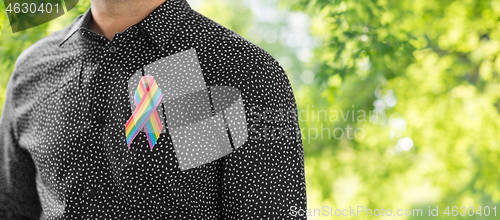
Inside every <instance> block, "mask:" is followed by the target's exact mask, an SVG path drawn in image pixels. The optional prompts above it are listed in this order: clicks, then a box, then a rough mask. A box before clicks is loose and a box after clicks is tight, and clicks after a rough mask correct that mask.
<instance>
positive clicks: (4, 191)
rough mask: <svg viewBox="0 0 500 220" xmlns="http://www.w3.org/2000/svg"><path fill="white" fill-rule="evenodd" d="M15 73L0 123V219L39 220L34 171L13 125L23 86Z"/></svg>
mask: <svg viewBox="0 0 500 220" xmlns="http://www.w3.org/2000/svg"><path fill="white" fill-rule="evenodd" d="M17 75H18V74H17V72H16V70H14V73H13V74H12V76H11V78H10V80H9V83H8V85H7V91H6V96H5V103H4V107H3V111H2V116H1V119H0V219H7V220H10V219H16V220H18V219H39V218H40V212H41V205H40V200H39V197H38V193H37V189H36V183H35V178H36V168H35V165H34V163H33V161H32V159H31V156H30V154H29V153H28V151H27V150H26V149H23V148H21V147H20V145H19V142H18V129H17V125H18V123H20V119H19V114H20V113H19V110H20V109H16V108H20V107H16V106H20V102H22V101H23V98H20V96H21V94H22V92H21V89H22V87H23V85H22V84H21V83H19V81H20V80H19V79H18V77H16V76H17Z"/></svg>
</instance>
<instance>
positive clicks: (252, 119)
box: [222, 60, 307, 220]
mask: <svg viewBox="0 0 500 220" xmlns="http://www.w3.org/2000/svg"><path fill="white" fill-rule="evenodd" d="M250 75H252V76H253V77H255V78H252V79H251V80H249V82H248V83H249V84H251V85H249V86H250V87H249V89H248V90H247V91H246V92H247V93H246V94H244V96H246V98H247V99H246V105H247V106H246V107H247V108H246V109H247V111H250V112H249V113H247V117H248V116H249V118H247V121H248V123H249V132H248V136H249V137H248V140H247V142H246V143H245V144H244V145H243V146H241V147H239V148H237V149H236V150H235V152H233V153H231V154H229V155H228V156H227V157H225V158H224V159H223V160H222V163H223V180H222V206H223V210H222V214H223V219H238V220H239V219H306V216H305V215H303V214H304V213H303V212H304V211H305V209H306V207H307V205H306V185H305V175H304V152H303V146H302V140H301V135H300V129H299V125H298V118H297V109H296V103H295V99H294V96H293V92H292V88H291V86H290V83H289V80H288V78H287V76H286V74H285V72H284V71H283V69H282V68H281V67H280V66H279V65H278V63H277V62H274V60H273V61H269V62H268V63H263V64H261V65H259V66H257V67H256V68H255V69H254V71H253V72H252V73H250ZM244 93H245V92H244ZM243 99H245V97H243ZM299 210H302V212H299ZM300 214H302V215H300Z"/></svg>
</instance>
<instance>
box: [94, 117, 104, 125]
mask: <svg viewBox="0 0 500 220" xmlns="http://www.w3.org/2000/svg"><path fill="white" fill-rule="evenodd" d="M96 120H97V123H99V124H104V120H105V118H104V116H97V119H96Z"/></svg>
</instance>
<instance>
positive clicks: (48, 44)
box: [15, 15, 81, 72]
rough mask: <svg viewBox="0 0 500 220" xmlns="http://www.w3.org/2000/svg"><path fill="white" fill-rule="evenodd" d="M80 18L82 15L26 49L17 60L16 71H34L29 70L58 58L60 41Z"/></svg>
mask: <svg viewBox="0 0 500 220" xmlns="http://www.w3.org/2000/svg"><path fill="white" fill-rule="evenodd" d="M78 19H81V15H80V16H78V17H77V18H76V19H75V21H74V22H72V23H71V24H70V25H68V26H66V27H65V28H64V29H62V30H59V31H55V32H53V33H51V34H49V35H48V36H46V37H43V38H42V39H40V40H38V41H37V42H35V43H34V44H32V45H31V46H29V47H28V48H27V49H25V50H24V51H23V52H22V53H21V54H20V55H19V57H18V58H17V60H16V67H15V71H16V72H26V71H27V70H28V72H32V71H29V70H30V69H33V68H34V67H35V66H36V65H40V64H43V63H48V62H51V59H54V58H57V57H58V56H57V55H58V54H59V53H61V48H60V47H59V45H60V43H61V42H63V40H64V39H65V37H66V36H67V35H68V34H69V33H70V32H72V31H73V28H74V26H75V25H76V24H75V23H76V21H77V20H78Z"/></svg>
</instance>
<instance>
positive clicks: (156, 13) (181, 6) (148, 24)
mask: <svg viewBox="0 0 500 220" xmlns="http://www.w3.org/2000/svg"><path fill="white" fill-rule="evenodd" d="M190 10H191V7H190V6H189V4H188V3H187V2H186V0H166V1H165V2H163V3H162V4H161V5H160V6H158V7H157V8H156V9H155V10H153V11H152V12H151V13H150V14H149V15H148V16H147V17H146V18H144V19H143V20H141V21H139V22H138V23H137V24H135V25H133V26H136V27H139V28H141V29H143V30H144V31H145V33H146V34H147V35H148V36H149V37H150V38H151V40H152V41H153V42H154V43H155V44H156V45H157V46H160V47H161V46H163V45H165V44H166V43H167V41H168V39H169V38H170V37H172V36H173V35H174V34H175V33H176V32H177V31H178V30H179V28H181V27H182V26H183V25H185V24H184V20H185V19H186V18H187V15H188V13H189V11H190ZM90 19H92V12H91V10H90V7H89V9H87V11H86V12H85V14H83V15H80V16H79V17H77V19H75V21H74V22H73V25H72V26H71V28H70V31H69V32H68V34H67V35H66V37H65V38H64V39H63V40H62V41H61V43H60V44H59V46H62V45H63V44H64V43H65V42H66V41H68V40H69V39H70V38H71V37H72V36H73V35H74V34H75V33H76V32H77V31H78V30H80V29H82V28H88V27H89V22H90Z"/></svg>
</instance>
